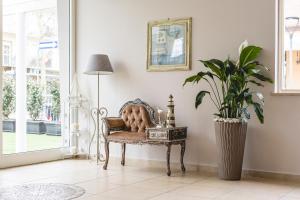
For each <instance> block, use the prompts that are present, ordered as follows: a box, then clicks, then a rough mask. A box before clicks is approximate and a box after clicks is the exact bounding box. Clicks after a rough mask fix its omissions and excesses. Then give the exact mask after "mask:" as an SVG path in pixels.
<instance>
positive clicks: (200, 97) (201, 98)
mask: <svg viewBox="0 0 300 200" xmlns="http://www.w3.org/2000/svg"><path fill="white" fill-rule="evenodd" d="M206 94H209V95H210V92H208V91H200V92H199V93H198V95H197V96H196V102H195V107H196V108H198V106H199V105H200V104H201V103H202V101H203V98H204V96H205V95H206Z"/></svg>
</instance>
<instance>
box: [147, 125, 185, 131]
mask: <svg viewBox="0 0 300 200" xmlns="http://www.w3.org/2000/svg"><path fill="white" fill-rule="evenodd" d="M180 129H184V130H185V129H187V127H186V126H182V127H162V128H159V127H151V128H146V130H180Z"/></svg>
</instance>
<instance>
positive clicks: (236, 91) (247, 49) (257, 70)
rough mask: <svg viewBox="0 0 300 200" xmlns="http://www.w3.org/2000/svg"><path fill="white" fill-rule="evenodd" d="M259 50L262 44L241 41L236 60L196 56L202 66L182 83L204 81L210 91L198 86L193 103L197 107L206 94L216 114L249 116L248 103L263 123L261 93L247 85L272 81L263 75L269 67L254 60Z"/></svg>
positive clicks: (228, 116) (238, 117) (236, 116)
mask: <svg viewBox="0 0 300 200" xmlns="http://www.w3.org/2000/svg"><path fill="white" fill-rule="evenodd" d="M261 51H262V48H260V47H257V46H248V44H247V43H246V41H245V42H244V43H243V44H242V45H241V47H240V55H239V59H238V60H237V61H233V60H231V59H230V58H228V59H226V60H225V61H221V60H217V59H211V60H200V62H201V63H202V64H203V65H204V67H205V68H204V69H205V70H201V71H200V72H198V73H197V74H195V75H194V76H191V77H189V78H187V79H186V80H185V83H184V85H185V84H187V83H194V84H195V83H199V82H200V81H205V82H206V83H207V84H208V86H209V88H210V91H206V90H202V89H201V90H200V92H199V93H198V95H197V96H196V101H195V107H196V108H198V106H199V105H201V103H202V101H203V98H204V97H205V96H206V95H208V96H209V97H210V99H211V101H212V103H213V104H214V105H215V106H216V108H217V110H218V113H216V114H215V115H216V116H218V117H220V118H237V119H242V118H247V119H250V113H249V111H248V108H249V107H250V106H251V107H253V108H254V111H255V113H256V115H257V117H258V119H259V121H260V122H261V123H264V115H263V105H264V96H263V95H262V93H260V92H257V91H253V90H252V87H251V88H250V86H251V85H252V86H253V85H254V86H257V87H263V86H264V85H263V82H269V83H273V81H272V79H270V78H269V77H267V76H265V73H266V72H267V71H269V68H267V67H265V66H264V65H263V64H261V63H260V62H259V61H257V58H258V56H259V55H260V53H261Z"/></svg>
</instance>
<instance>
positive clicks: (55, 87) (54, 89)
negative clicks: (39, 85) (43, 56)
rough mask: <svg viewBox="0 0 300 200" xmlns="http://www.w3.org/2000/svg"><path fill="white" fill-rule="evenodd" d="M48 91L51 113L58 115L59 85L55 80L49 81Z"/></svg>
mask: <svg viewBox="0 0 300 200" xmlns="http://www.w3.org/2000/svg"><path fill="white" fill-rule="evenodd" d="M49 91H50V94H51V95H52V113H53V114H54V115H55V116H56V117H59V115H60V112H61V111H60V87H59V84H58V83H57V82H50V83H49Z"/></svg>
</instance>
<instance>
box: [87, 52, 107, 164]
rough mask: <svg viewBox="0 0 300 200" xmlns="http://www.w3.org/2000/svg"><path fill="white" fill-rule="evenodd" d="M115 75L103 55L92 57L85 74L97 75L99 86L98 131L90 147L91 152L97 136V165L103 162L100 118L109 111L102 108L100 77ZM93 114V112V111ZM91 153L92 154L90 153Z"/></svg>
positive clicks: (96, 112) (105, 56) (96, 111)
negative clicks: (100, 101)
mask: <svg viewBox="0 0 300 200" xmlns="http://www.w3.org/2000/svg"><path fill="white" fill-rule="evenodd" d="M112 73H113V69H112V67H111V64H110V61H109V58H108V56H107V55H103V54H95V55H92V56H91V57H90V59H89V62H88V65H87V69H86V71H85V74H88V75H97V78H98V84H97V86H98V87H97V95H98V96H97V100H98V101H97V108H95V109H94V110H95V114H96V115H97V119H96V129H95V132H94V134H93V137H92V140H91V143H90V146H89V151H90V147H91V144H92V142H93V140H94V137H95V134H97V164H98V162H99V161H101V157H100V118H101V117H103V115H104V114H105V115H107V109H106V108H104V107H101V108H100V103H99V84H100V75H110V74H112ZM92 113H93V111H92ZM89 153H90V152H89Z"/></svg>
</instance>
